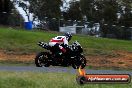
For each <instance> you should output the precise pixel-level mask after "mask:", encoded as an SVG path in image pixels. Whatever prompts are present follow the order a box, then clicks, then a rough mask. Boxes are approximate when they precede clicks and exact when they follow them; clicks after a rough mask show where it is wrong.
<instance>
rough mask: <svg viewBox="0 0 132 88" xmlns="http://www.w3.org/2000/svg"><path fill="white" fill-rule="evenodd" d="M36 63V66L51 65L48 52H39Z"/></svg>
mask: <svg viewBox="0 0 132 88" xmlns="http://www.w3.org/2000/svg"><path fill="white" fill-rule="evenodd" d="M35 64H36V67H42V66H45V67H49V66H50V64H49V61H48V53H47V52H40V53H38V54H37V56H36V57H35Z"/></svg>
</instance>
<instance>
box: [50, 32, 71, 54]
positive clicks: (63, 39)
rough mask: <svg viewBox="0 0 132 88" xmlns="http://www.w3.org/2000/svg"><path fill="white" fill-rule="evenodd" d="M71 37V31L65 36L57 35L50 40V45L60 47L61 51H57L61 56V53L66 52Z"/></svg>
mask: <svg viewBox="0 0 132 88" xmlns="http://www.w3.org/2000/svg"><path fill="white" fill-rule="evenodd" d="M71 38H72V34H71V33H70V32H66V33H65V34H64V35H63V36H56V37H54V38H52V39H51V40H50V42H49V45H50V46H52V47H53V46H55V47H58V48H59V49H60V51H61V52H59V53H58V52H56V53H58V54H59V55H60V56H61V54H64V53H66V49H65V48H66V47H67V46H68V42H69V41H70V40H71Z"/></svg>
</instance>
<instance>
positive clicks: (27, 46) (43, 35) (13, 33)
mask: <svg viewBox="0 0 132 88" xmlns="http://www.w3.org/2000/svg"><path fill="white" fill-rule="evenodd" d="M57 35H60V33H54V32H44V31H43V32H40V31H26V30H20V29H16V30H14V29H9V28H2V27H0V49H2V50H5V51H6V52H17V53H20V54H27V53H32V52H39V51H41V50H43V49H41V47H39V46H38V45H37V42H38V41H45V42H48V41H49V40H50V39H51V38H52V37H55V36H57ZM75 40H78V41H79V42H80V43H81V45H82V47H83V48H84V51H85V54H87V55H110V56H112V55H113V56H116V55H114V53H113V51H114V50H124V51H128V52H132V41H124V40H116V39H107V38H95V37H89V36H85V35H73V38H72V41H71V42H70V44H71V43H72V42H73V41H75Z"/></svg>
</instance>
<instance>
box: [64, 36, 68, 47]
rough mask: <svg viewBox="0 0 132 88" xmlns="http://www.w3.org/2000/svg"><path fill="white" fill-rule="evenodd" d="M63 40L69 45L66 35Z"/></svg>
mask: <svg viewBox="0 0 132 88" xmlns="http://www.w3.org/2000/svg"><path fill="white" fill-rule="evenodd" d="M63 42H64V45H68V40H67V39H66V37H64V39H63Z"/></svg>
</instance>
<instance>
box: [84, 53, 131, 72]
mask: <svg viewBox="0 0 132 88" xmlns="http://www.w3.org/2000/svg"><path fill="white" fill-rule="evenodd" d="M115 53H116V54H118V57H108V56H87V57H86V58H87V61H88V63H87V65H89V66H92V67H94V68H99V67H100V68H115V69H118V68H122V69H132V52H125V51H116V52H115Z"/></svg>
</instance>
